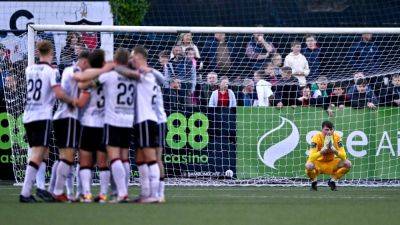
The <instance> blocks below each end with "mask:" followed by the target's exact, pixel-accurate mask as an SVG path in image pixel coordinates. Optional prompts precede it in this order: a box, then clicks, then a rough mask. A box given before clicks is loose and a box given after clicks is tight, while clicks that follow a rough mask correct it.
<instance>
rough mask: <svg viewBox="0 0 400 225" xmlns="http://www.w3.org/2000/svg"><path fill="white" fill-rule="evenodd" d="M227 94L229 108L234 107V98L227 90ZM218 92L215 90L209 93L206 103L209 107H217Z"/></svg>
mask: <svg viewBox="0 0 400 225" xmlns="http://www.w3.org/2000/svg"><path fill="white" fill-rule="evenodd" d="M227 91H228V94H229V106H228V107H229V108H231V107H236V106H237V103H236V96H235V94H234V93H233V91H232V90H231V89H228V90H227ZM218 92H219V90H215V91H213V92H212V93H211V97H210V101H209V102H208V106H209V107H218Z"/></svg>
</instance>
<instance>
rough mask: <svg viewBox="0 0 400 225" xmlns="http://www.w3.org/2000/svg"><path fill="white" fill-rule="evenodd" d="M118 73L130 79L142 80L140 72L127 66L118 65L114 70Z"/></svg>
mask: <svg viewBox="0 0 400 225" xmlns="http://www.w3.org/2000/svg"><path fill="white" fill-rule="evenodd" d="M114 70H115V71H117V73H119V74H121V75H122V76H125V77H129V78H132V79H135V80H139V79H140V72H139V70H133V69H130V68H128V67H127V66H122V65H118V66H116V67H115V68H114Z"/></svg>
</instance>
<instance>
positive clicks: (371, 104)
mask: <svg viewBox="0 0 400 225" xmlns="http://www.w3.org/2000/svg"><path fill="white" fill-rule="evenodd" d="M349 96H350V105H351V107H353V108H356V109H361V108H365V107H368V108H370V109H375V108H376V105H377V104H378V99H377V98H376V96H375V94H374V92H373V91H367V82H366V80H365V79H363V78H360V79H358V80H357V82H356V90H355V91H354V92H353V93H352V94H350V95H349Z"/></svg>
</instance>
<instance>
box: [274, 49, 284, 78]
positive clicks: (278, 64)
mask: <svg viewBox="0 0 400 225" xmlns="http://www.w3.org/2000/svg"><path fill="white" fill-rule="evenodd" d="M272 64H273V65H274V71H275V76H276V77H281V75H282V69H281V68H282V56H281V54H279V53H275V54H273V55H272Z"/></svg>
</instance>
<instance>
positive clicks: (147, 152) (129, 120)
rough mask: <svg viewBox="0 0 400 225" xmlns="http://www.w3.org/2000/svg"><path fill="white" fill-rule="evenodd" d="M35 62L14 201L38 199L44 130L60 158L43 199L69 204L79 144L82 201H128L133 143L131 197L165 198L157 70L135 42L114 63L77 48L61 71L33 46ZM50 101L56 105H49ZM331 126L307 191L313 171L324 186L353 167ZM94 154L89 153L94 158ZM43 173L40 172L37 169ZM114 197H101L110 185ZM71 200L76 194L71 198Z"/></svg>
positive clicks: (46, 46)
mask: <svg viewBox="0 0 400 225" xmlns="http://www.w3.org/2000/svg"><path fill="white" fill-rule="evenodd" d="M37 50H38V54H39V62H38V63H36V64H34V65H30V66H28V67H27V68H26V71H25V73H26V81H27V96H26V106H25V111H24V115H23V123H24V126H25V130H26V133H27V139H28V143H29V147H30V157H29V162H28V165H27V167H26V171H25V179H24V184H23V187H22V190H21V194H20V198H19V200H20V202H29V203H30V202H36V201H37V200H36V199H35V197H33V195H32V193H31V192H32V186H33V184H34V182H35V179H36V175H37V173H38V171H39V167H40V166H41V165H42V164H43V163H42V162H43V160H45V159H48V155H49V143H50V142H49V141H50V132H51V130H53V131H54V137H55V145H56V147H57V149H58V157H59V160H57V161H56V162H54V164H53V168H52V176H51V179H50V185H49V188H48V190H45V188H43V186H44V185H42V188H38V189H37V191H36V196H38V197H40V198H41V199H43V200H44V201H46V202H54V201H56V202H69V201H71V198H69V197H68V196H67V195H66V194H65V192H64V187H65V185H66V183H68V182H66V180H67V179H68V177H69V176H70V174H71V173H72V170H73V165H74V159H75V150H76V149H79V172H78V174H77V176H78V177H79V182H80V185H81V189H82V190H81V193H80V194H79V196H78V201H80V202H92V201H97V202H101V203H105V202H108V201H110V202H115V203H121V202H129V201H130V199H129V197H128V184H129V178H130V170H131V169H130V162H129V147H130V146H131V143H132V142H133V143H134V146H135V153H136V155H135V160H136V165H137V167H138V170H139V182H140V195H139V197H138V198H136V199H134V200H133V202H137V203H158V202H165V197H164V168H163V164H162V160H161V155H162V149H163V148H164V143H165V140H164V137H165V129H166V121H167V116H166V113H165V110H164V106H163V104H164V103H163V99H162V92H161V87H160V86H161V84H163V83H164V78H163V75H162V74H161V73H160V72H159V71H157V70H155V69H153V68H151V67H149V66H148V64H147V57H148V53H147V51H146V49H145V48H143V47H142V46H137V47H135V48H134V49H133V51H132V52H131V53H130V52H129V51H128V50H126V49H122V48H120V49H118V50H116V52H115V54H114V60H113V62H105V56H104V51H103V50H101V49H96V50H93V51H92V52H88V51H82V52H81V53H80V54H79V56H78V61H77V62H76V63H75V64H74V65H72V66H70V67H67V68H66V69H65V70H64V71H63V74H62V76H60V74H59V72H58V70H57V69H55V68H53V67H52V66H51V65H50V63H51V62H52V60H53V46H52V45H51V43H50V42H48V41H41V42H38V44H37ZM56 99H58V104H57V107H56V109H55V112H54V110H53V108H54V105H55V102H56ZM333 128H334V127H333V124H332V123H331V122H329V121H325V122H323V124H322V132H320V133H318V134H317V135H315V136H314V137H313V138H312V144H311V149H310V156H309V158H308V160H307V163H306V174H307V176H308V177H309V178H310V179H311V190H314V191H315V190H317V180H316V178H317V176H318V175H319V174H330V175H331V176H332V178H331V179H330V180H329V181H328V185H329V186H330V187H331V189H332V190H336V181H337V180H338V179H340V178H341V177H342V176H343V175H344V174H346V173H347V172H348V171H349V170H350V167H351V163H350V161H349V160H348V159H347V157H346V153H345V150H344V148H343V145H342V143H341V138H340V136H339V135H338V134H337V133H336V132H334V129H333ZM94 158H95V159H94ZM94 162H96V165H97V168H98V170H99V180H100V193H99V195H98V196H97V197H95V198H93V197H92V193H91V183H92V170H93V168H94V166H95V163H94ZM42 173H43V171H42ZM110 183H111V187H113V188H112V189H113V193H112V194H111V196H113V198H112V199H110V200H108V199H107V194H108V187H109V184H110ZM75 200H76V199H75Z"/></svg>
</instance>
